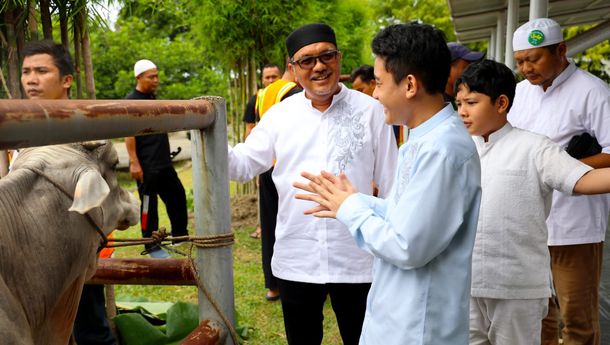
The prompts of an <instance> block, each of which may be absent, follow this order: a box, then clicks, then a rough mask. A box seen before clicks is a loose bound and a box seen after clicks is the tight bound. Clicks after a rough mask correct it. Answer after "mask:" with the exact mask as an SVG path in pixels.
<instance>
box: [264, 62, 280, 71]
mask: <svg viewBox="0 0 610 345" xmlns="http://www.w3.org/2000/svg"><path fill="white" fill-rule="evenodd" d="M266 68H277V69H278V70H279V71H280V73H282V69H281V68H280V66H278V65H277V64H274V63H268V64H266V65H265V66H263V68H262V69H261V72H262V71H263V70H264V69H266Z"/></svg>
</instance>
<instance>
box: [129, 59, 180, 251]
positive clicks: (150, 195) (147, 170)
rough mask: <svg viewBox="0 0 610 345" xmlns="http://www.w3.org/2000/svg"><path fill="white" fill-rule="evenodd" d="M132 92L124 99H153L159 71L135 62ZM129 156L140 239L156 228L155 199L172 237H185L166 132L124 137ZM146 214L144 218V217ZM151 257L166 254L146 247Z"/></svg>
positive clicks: (154, 248)
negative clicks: (160, 203) (159, 202)
mask: <svg viewBox="0 0 610 345" xmlns="http://www.w3.org/2000/svg"><path fill="white" fill-rule="evenodd" d="M133 71H134V75H135V77H136V87H135V89H134V90H133V91H132V92H131V93H130V94H129V95H127V97H125V98H126V99H147V100H151V99H156V97H155V91H157V88H158V87H159V71H158V70H157V66H156V65H155V64H154V63H153V62H152V61H150V60H139V61H138V62H136V64H135V65H134V68H133ZM125 146H127V152H128V154H129V172H130V173H131V176H132V177H133V178H134V179H135V180H136V182H137V184H138V193H139V194H140V200H141V202H142V210H141V211H142V221H141V226H142V236H144V237H151V236H152V232H153V231H156V230H158V228H159V217H158V214H157V196H159V197H160V198H161V200H163V203H164V204H165V208H166V209H167V215H168V217H169V220H170V223H171V227H172V230H171V233H172V236H174V237H176V236H186V235H188V231H187V228H186V227H187V222H188V221H187V218H188V215H187V210H186V194H185V192H184V187H183V186H182V183H181V182H180V179H179V178H178V175H177V174H176V170H174V167H173V165H172V158H171V155H170V148H169V139H168V136H167V133H159V134H151V135H142V136H137V137H128V138H125ZM145 215H147V216H145ZM145 247H146V251H147V252H148V253H149V254H150V256H151V257H153V258H167V257H169V254H168V253H166V252H165V251H163V249H162V248H159V247H158V246H150V245H147V246H145Z"/></svg>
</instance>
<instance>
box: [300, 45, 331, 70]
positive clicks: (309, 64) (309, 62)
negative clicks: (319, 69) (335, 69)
mask: <svg viewBox="0 0 610 345" xmlns="http://www.w3.org/2000/svg"><path fill="white" fill-rule="evenodd" d="M339 54H341V52H340V51H338V50H331V51H328V52H325V53H322V54H320V55H317V56H306V57H304V58H301V59H298V60H292V61H290V63H291V64H293V65H294V64H297V65H299V67H301V68H302V69H312V68H313V67H314V66H315V65H316V63H317V62H318V61H320V62H321V63H323V64H325V65H328V64H330V63H332V62H335V61H336V60H337V57H338V56H339Z"/></svg>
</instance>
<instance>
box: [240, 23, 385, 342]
mask: <svg viewBox="0 0 610 345" xmlns="http://www.w3.org/2000/svg"><path fill="white" fill-rule="evenodd" d="M286 47H287V50H288V56H289V57H290V68H292V69H293V71H294V75H295V78H296V81H297V82H298V83H299V84H300V85H301V86H302V87H303V89H304V92H301V93H299V94H296V95H294V96H292V97H290V98H287V99H285V100H284V101H282V102H281V103H277V104H276V105H274V106H273V107H272V108H271V109H269V110H268V111H267V112H266V113H265V116H264V117H263V118H262V119H261V121H260V122H259V124H258V125H257V126H256V127H255V128H254V130H253V131H252V133H251V134H250V136H248V138H247V139H246V141H245V142H244V143H243V144H238V145H236V146H235V147H234V148H229V174H230V177H231V179H233V180H239V181H247V180H249V179H251V178H253V177H254V176H256V175H257V174H260V173H262V172H264V171H266V170H268V169H269V168H270V167H271V166H273V164H274V162H276V165H275V168H274V171H273V182H274V183H275V185H276V187H277V192H278V196H279V207H278V217H277V225H276V230H275V231H276V242H275V247H274V254H273V259H272V270H273V275H274V276H275V277H277V278H278V279H279V289H280V296H281V301H282V309H283V314H284V325H285V327H286V337H287V340H288V344H290V345H294V344H304V345H315V344H321V342H322V337H323V332H322V320H323V318H324V317H323V314H322V310H323V307H324V302H325V300H326V297H327V296H330V299H331V303H332V307H333V310H334V312H335V315H336V317H337V322H338V325H339V331H340V333H341V337H342V338H343V343H344V344H346V345H350V344H357V343H358V338H359V336H360V332H361V330H362V322H363V319H364V312H365V309H366V297H367V293H368V291H369V288H370V283H371V281H372V264H373V257H372V256H371V255H369V254H368V253H366V252H365V251H363V250H361V249H359V248H358V246H357V245H356V242H355V241H354V239H353V238H352V237H351V235H350V233H349V231H348V229H347V228H346V227H345V226H344V225H342V224H341V223H340V222H338V221H336V220H334V219H332V220H329V219H321V218H314V217H311V216H307V215H305V214H304V211H305V210H307V209H309V208H311V207H313V203H311V202H308V201H303V200H296V199H295V198H294V195H295V194H296V190H295V189H294V188H293V186H292V183H293V182H294V181H296V180H301V181H306V180H305V179H304V178H302V177H300V174H301V172H303V171H321V170H326V171H331V172H333V173H335V174H339V173H342V172H344V173H346V174H348V175H349V176H350V179H351V178H352V176H353V180H352V181H354V184H355V185H357V186H358V189H359V190H360V189H362V190H363V191H365V192H366V193H369V194H372V192H373V183H374V184H375V186H377V187H378V188H379V193H380V195H381V196H384V195H386V193H387V192H388V191H389V190H390V187H391V185H392V180H393V175H394V169H395V161H396V143H395V140H394V136H393V134H392V129H391V127H390V126H388V125H386V124H385V123H384V114H383V107H382V106H381V104H379V102H377V101H376V100H374V99H373V98H371V97H368V96H366V95H364V94H362V93H360V92H358V91H355V90H350V89H348V88H347V87H345V86H344V85H342V84H340V83H339V77H340V70H341V67H340V62H341V52H340V51H339V50H338V48H337V43H336V39H335V33H334V31H333V29H332V28H331V27H330V26H328V25H326V24H308V25H304V26H302V27H300V28H298V29H296V30H295V31H294V32H292V33H291V34H290V35H289V36H288V38H287V39H286Z"/></svg>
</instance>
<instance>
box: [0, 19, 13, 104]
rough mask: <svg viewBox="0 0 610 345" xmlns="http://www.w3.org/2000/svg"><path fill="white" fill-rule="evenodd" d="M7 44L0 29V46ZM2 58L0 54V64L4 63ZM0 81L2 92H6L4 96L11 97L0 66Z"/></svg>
mask: <svg viewBox="0 0 610 345" xmlns="http://www.w3.org/2000/svg"><path fill="white" fill-rule="evenodd" d="M7 46H8V42H7V41H6V37H4V33H3V32H2V30H0V47H7ZM3 58H4V56H3V55H2V54H0V66H3V65H4V62H3ZM0 83H1V84H2V90H4V93H5V94H6V98H8V99H11V98H13V97H12V95H11V91H10V90H9V87H8V85H7V84H6V78H5V77H4V72H3V71H2V68H1V67H0Z"/></svg>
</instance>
